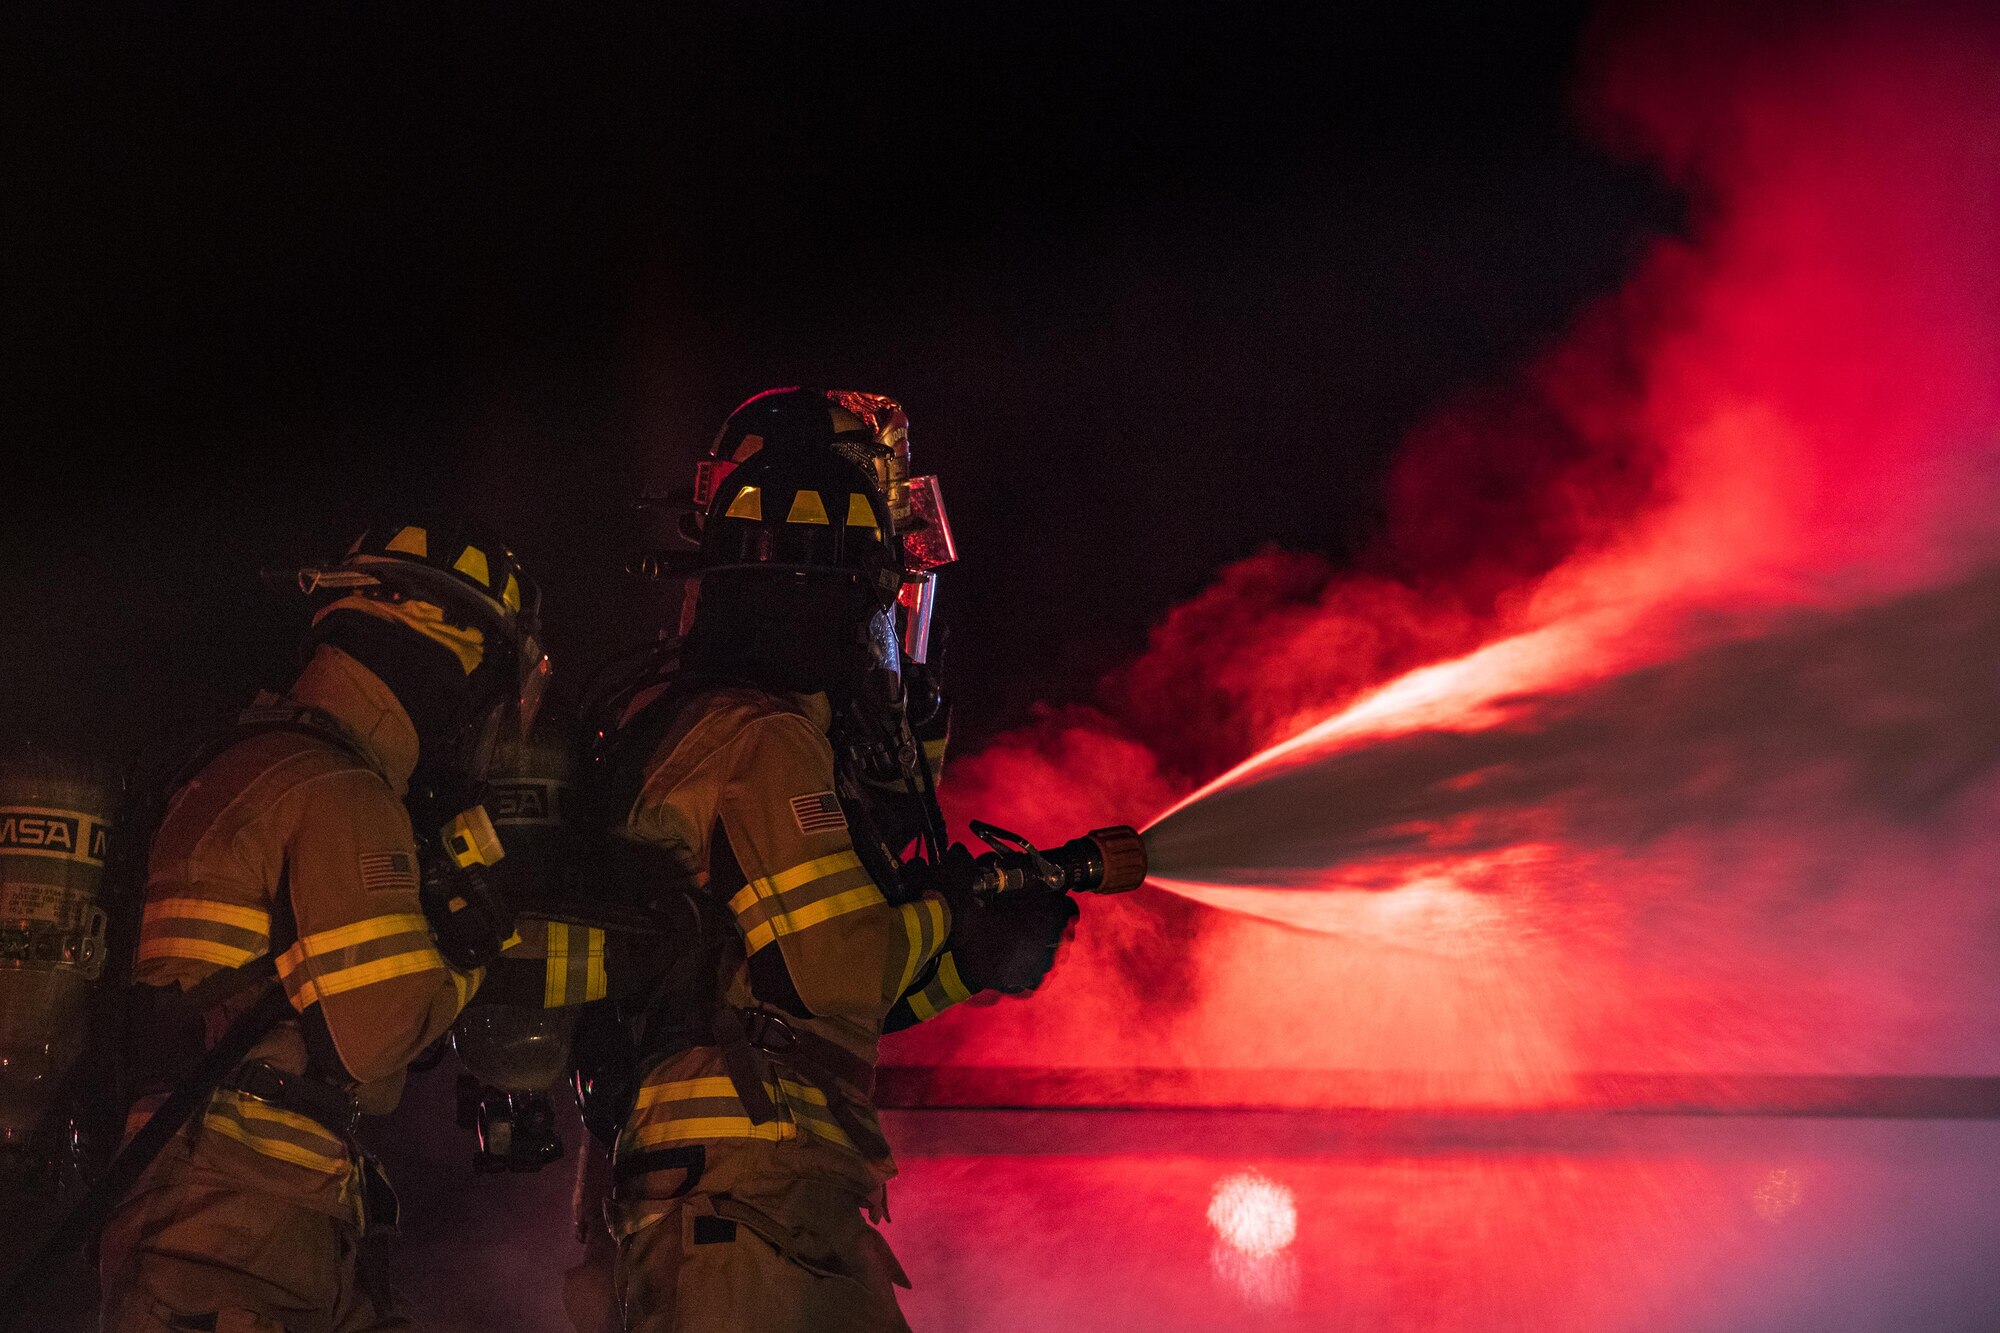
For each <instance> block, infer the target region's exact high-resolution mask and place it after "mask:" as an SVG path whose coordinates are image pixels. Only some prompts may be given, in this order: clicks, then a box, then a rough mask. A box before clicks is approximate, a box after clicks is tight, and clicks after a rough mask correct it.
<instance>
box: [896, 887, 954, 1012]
mask: <svg viewBox="0 0 2000 1333" xmlns="http://www.w3.org/2000/svg"><path fill="white" fill-rule="evenodd" d="M896 912H897V914H898V915H899V916H901V917H902V918H903V933H904V935H905V936H906V937H907V938H908V940H909V943H910V956H909V958H908V959H907V960H905V961H904V963H903V977H902V980H901V981H899V982H897V983H896V989H895V991H894V992H893V993H894V994H897V995H901V994H902V993H903V992H904V991H906V990H908V989H909V988H910V983H911V982H913V981H915V980H916V979H917V973H919V972H921V971H923V968H924V964H925V963H928V962H929V961H930V960H931V957H932V955H934V954H936V953H937V951H938V950H939V949H941V948H943V947H944V937H945V916H944V912H945V907H944V899H942V898H940V897H938V896H937V895H936V894H933V893H927V894H925V895H924V896H923V897H921V898H919V899H917V901H915V902H913V903H904V904H903V905H902V906H901V907H898V908H897V909H896Z"/></svg>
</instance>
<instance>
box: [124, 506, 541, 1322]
mask: <svg viewBox="0 0 2000 1333" xmlns="http://www.w3.org/2000/svg"><path fill="white" fill-rule="evenodd" d="M296 578H297V581H298V585H299V587H300V588H301V589H303V590H305V591H307V592H309V593H311V594H312V595H313V597H314V599H315V603H316V612H315V614H314V616H313V620H312V628H311V631H310V633H309V634H308V636H307V640H306V648H307V653H308V656H307V660H306V663H305V666H304V669H303V670H302V671H301V673H300V674H299V676H298V679H297V680H296V682H295V683H294V684H293V685H292V686H291V688H290V689H289V690H288V691H287V692H286V693H285V694H283V695H282V696H279V695H271V694H265V695H262V696H260V697H259V698H258V700H257V701H256V703H255V704H254V705H253V706H252V707H251V709H249V710H248V711H246V712H245V713H244V714H243V716H242V717H241V719H240V720H239V723H238V726H237V727H236V729H235V730H234V731H233V732H231V733H230V734H228V735H227V736H225V737H223V738H222V739H221V740H220V741H219V742H218V743H217V744H216V745H214V746H211V747H210V748H209V751H208V752H207V754H206V756H205V757H203V758H199V759H197V760H196V761H195V763H194V764H192V765H190V769H189V771H187V772H186V774H185V775H184V777H183V778H182V779H181V780H180V781H179V783H178V787H177V790H176V791H175V792H174V794H173V796H172V798H171V800H170V802H169V803H168V805H167V807H166V811H165V814H164V817H163V818H162V820H161V822H160V825H159V827H158V829H157V831H156V833H155V835H154V837H153V841H152V846H151V850H150V855H149V858H148V870H147V884H146V893H145V906H144V914H143V924H142V926H141V928H140V938H139V946H138V953H137V961H136V964H135V980H136V982H137V983H138V985H136V986H135V988H134V989H135V994H136V995H137V997H138V998H140V999H143V1000H145V1001H147V1003H146V1004H143V1005H135V1012H141V1013H146V1014H152V1015H154V1016H155V1018H156V1019H157V1016H158V1015H161V1014H171V1015H175V1016H176V1017H177V1021H174V1022H169V1021H164V1020H160V1021H153V1022H141V1023H140V1024H139V1026H138V1030H137V1031H136V1032H135V1034H134V1040H133V1045H134V1047H135V1052H134V1057H135V1060H136V1061H137V1062H138V1063H140V1064H141V1065H145V1063H146V1062H147V1061H148V1060H151V1061H154V1062H155V1063H156V1064H158V1063H168V1064H170V1063H171V1062H172V1061H173V1060H174V1059H175V1058H179V1059H181V1061H182V1063H183V1064H185V1063H186V1060H185V1052H181V1053H179V1054H178V1056H177V1055H176V1054H175V1053H173V1052H170V1051H167V1050H165V1049H163V1048H165V1047H169V1046H172V1045H173V1044H174V1041H175V1037H176V1034H177V1033H178V1032H180V1031H184V1030H187V1029H188V1027H189V1025H188V1024H187V1022H186V1020H187V1018H188V1016H189V1012H188V1011H190V1010H193V1011H196V1012H195V1013H194V1018H195V1019H196V1020H197V1021H195V1022H194V1023H193V1024H192V1032H193V1034H194V1035H193V1037H192V1040H193V1042H194V1044H195V1046H196V1051H195V1055H196V1056H197V1057H198V1056H199V1050H200V1046H201V1044H202V1043H203V1042H204V1041H206V1042H207V1043H209V1044H213V1043H214V1041H215V1040H216V1038H217V1034H218V1032H219V1031H220V1030H222V1029H225V1028H227V1027H228V1026H229V1024H230V1022H231V1020H232V1017H233V1016H234V1015H235V1014H236V1013H238V1012H240V1011H241V1010H243V1009H244V1008H246V1007H247V1006H248V1004H249V1003H250V1001H249V998H248V992H249V991H250V989H251V986H250V984H249V983H248V982H247V981H246V982H244V983H242V984H238V979H239V978H254V977H255V976H257V975H258V972H259V968H260V967H262V968H264V969H266V970H267V971H266V975H271V974H274V976H275V983H276V984H279V985H282V987H283V990H284V993H285V995H286V997H287V998H288V999H289V1002H290V1012H291V1013H293V1014H294V1017H293V1018H292V1020H291V1021H288V1022H285V1023H283V1024H282V1025H281V1026H279V1027H278V1028H276V1029H275V1030H274V1031H273V1032H272V1034H271V1035H270V1036H269V1037H267V1038H266V1039H265V1040H263V1041H262V1042H261V1043H260V1044H258V1045H257V1046H256V1047H255V1048H254V1049H253V1050H252V1051H251V1054H250V1058H249V1059H248V1060H246V1061H245V1062H244V1063H243V1064H242V1065H240V1066H239V1067H238V1068H237V1069H236V1070H235V1071H234V1072H233V1073H232V1074H230V1075H229V1076H227V1077H226V1078H225V1079H224V1080H223V1084H222V1086H221V1087H219V1088H218V1089H217V1090H216V1091H215V1092H214V1094H213V1096H212V1097H211V1098H210V1099H209V1101H208V1103H207V1105H206V1109H205V1111H204V1112H203V1113H202V1114H201V1115H200V1116H199V1117H198V1118H197V1119H196V1120H195V1121H194V1123H193V1124H191V1125H190V1126H189V1128H188V1129H187V1130H185V1131H183V1132H182V1133H181V1134H180V1135H178V1136H177V1137H176V1138H175V1139H173V1140H172V1141H171V1142H170V1143H169V1145H168V1147H167V1148H166V1150H165V1151H164V1152H163V1153H162V1154H161V1156H160V1157H159V1159H158V1160H156V1161H155V1162H154V1164H153V1165H152V1167H151V1168H150V1169H149V1170H148V1171H147V1173H146V1174H145V1175H144V1176H143V1177H142V1178H141V1180H140V1183H139V1184H138V1185H137V1186H136V1187H135V1188H134V1190H133V1191H132V1192H131V1193H130V1194H129V1195H128V1196H127V1197H126V1199H125V1201H124V1202H123V1204H122V1205H120V1207H119V1208H118V1210H117V1211H116V1213H115V1214H114V1216H113V1217H112V1219H111V1221H110V1222H109V1223H108V1225H107V1226H106V1228H105V1230H104V1233H103V1237H102V1248H101V1261H100V1267H101V1273H102V1279H103V1289H104V1313H103V1326H104V1328H105V1329H106V1330H110V1331H112V1333H137V1331H138V1330H145V1331H146V1333H167V1330H188V1329H204V1330H205V1329H214V1330H217V1331H218V1333H248V1331H249V1330H257V1331H258V1333H276V1331H277V1330H283V1331H284V1333H359V1331H360V1330H377V1329H400V1328H408V1327H411V1325H410V1324H409V1322H408V1321H407V1320H406V1319H404V1318H402V1317H401V1316H399V1315H398V1314H396V1313H395V1311H394V1310H393V1308H392V1302H391V1299H390V1296H389V1293H388V1291H387V1287H386V1281H385V1273H384V1271H383V1269H382V1265H381V1262H380V1259H381V1256H380V1247H379V1244H378V1243H377V1242H379V1240H380V1239H381V1238H382V1237H383V1236H384V1235H386V1234H388V1233H390V1232H392V1231H393V1228H394V1224H395V1208H394V1196H393V1193H392V1192H391V1191H389V1189H388V1187H387V1182H386V1181H385V1180H384V1179H383V1178H382V1176H381V1173H380V1170H379V1168H378V1167H377V1166H376V1165H375V1164H374V1162H373V1161H372V1160H371V1159H370V1158H369V1157H368V1156H367V1155H366V1154H365V1153H363V1152H362V1151H361V1150H360V1149H359V1148H357V1146H356V1145H355V1141H354V1138H353V1132H354V1128H355V1122H356V1119H357V1118H358V1117H359V1116H362V1115H378V1114H383V1113H385V1112H387V1111H389V1110H390V1109H392V1108H393V1107H394V1106H395V1104H396V1102H397V1100H398V1099H399V1097H400V1095H401V1091H402V1084H403V1079H404V1075H405V1069H406V1066H407V1065H408V1064H409V1062H410V1060H411V1059H412V1058H413V1057H414V1056H416V1055H417V1054H418V1053H419V1052H420V1051H421V1050H423V1048H424V1047H425V1046H426V1045H428V1044H429V1043H431V1042H432V1041H434V1040H435V1039H436V1038H437V1037H438V1036H439V1035H440V1034H442V1033H443V1032H444V1031H445V1030H446V1029H447V1028H448V1027H450V1025H451V1023H452V1020H453V1019H454V1017H456V1015H457V1014H458V1012H459V1010H460V1009H461V1008H462V1007H463V1006H464V1004H465V1003H466V1000H467V998H468V997H469V996H470V995H471V993H472V992H473V990H474V989H475V988H476V987H477V986H478V984H479V981H480V976H481V973H480V971H479V969H478V967H477V965H476V964H477V963H478V962H479V961H480V960H481V959H482V958H484V957H486V956H490V954H491V953H493V952H495V951H497V950H498V948H499V947H500V945H501V942H502V941H504V940H505V939H506V938H507V935H508V933H509V932H510V923H509V922H508V921H507V920H506V919H505V914H504V913H503V912H500V911H498V910H497V909H495V908H493V907H492V904H491V903H490V902H480V901H477V900H478V899H479V895H477V894H475V893H473V891H472V887H471V884H470V882H469V881H468V883H467V885H466V887H465V891H464V892H463V893H461V892H458V891H457V889H456V888H453V889H452V890H451V891H449V892H445V893H438V892H433V891H431V890H430V889H428V888H421V887H420V880H421V881H422V882H423V883H424V884H427V885H430V886H432V887H434V886H435V885H437V884H438V883H439V882H440V877H441V876H443V877H446V878H445V879H444V881H443V882H446V883H447V884H449V883H450V882H451V881H450V880H449V879H448V870H447V869H445V868H441V867H440V866H439V865H438V864H437V863H433V864H430V865H426V864H425V863H424V862H423V861H422V860H420V853H419V836H418V835H420V834H424V833H427V832H428V830H430V829H433V828H436V827H437V821H438V820H440V819H441V818H442V815H441V813H440V812H442V811H446V810H448V809H449V808H450V807H451V805H452V804H453V803H454V802H455V801H457V800H459V799H462V797H461V795H460V793H464V792H467V791H472V790H475V789H476V783H477V781H478V778H479V772H478V770H479V768H480V766H481V764H482V762H483V759H484V756H485V755H486V754H487V753H489V752H490V749H491V746H492V744H493V741H494V739H495V736H496V734H497V730H498V727H499V726H500V725H501V719H502V718H503V716H506V715H508V714H511V713H515V712H518V716H519V717H520V718H521V719H522V720H524V721H525V720H527V719H530V718H532V716H533V712H534V707H535V704H536V702H537V698H538V695H539V691H540V688H541V685H542V683H543V682H544V680H545V677H546V671H547V662H546V659H545V658H544V657H543V655H542V652H541V649H540V646H539V644H538V642H537V638H536V622H537V594H536V591H535V588H534V587H533V585H532V584H531V583H530V582H529V580H528V578H527V576H526V575H525V574H524V573H522V572H521V570H520V568H519V567H518V565H517V564H516V562H515V559H514V556H513V555H512V553H511V552H510V551H508V549H507V548H506V547H505V546H504V545H502V544H501V543H500V542H498V541H496V540H494V539H493V538H492V537H491V536H490V535H488V534H487V533H485V532H483V531H481V530H479V529H478V528H477V527H476V526H474V525H470V524H454V523H438V522H404V523H393V524H388V525H384V526H378V527H375V528H371V529H370V530H369V531H368V532H366V533H364V534H363V535H362V536H361V538H359V539H358V540H357V541H356V542H355V544H354V545H353V547H352V548H351V549H350V550H349V551H348V553H347V555H346V556H345V557H344V558H343V559H342V560H340V561H339V562H337V563H336V564H334V565H333V566H332V567H330V568H321V569H310V570H304V571H298V572H297V574H296ZM406 801H407V802H408V804H407V805H406ZM413 815H414V816H415V820H416V822H415V824H414V830H415V832H413V823H412V818H413ZM469 900H470V901H469ZM266 1007H268V1006H266ZM149 1028H150V1029H151V1030H150V1031H149ZM189 1039H190V1038H187V1037H181V1038H180V1040H181V1041H182V1042H183V1043H185V1042H186V1041H188V1040H189ZM153 1091H154V1094H155V1095H152V1096H146V1097H142V1098H141V1100H140V1101H139V1103H138V1105H137V1106H135V1107H134V1109H133V1112H132V1117H131V1122H130V1124H129V1125H128V1131H130V1130H136V1128H137V1126H138V1125H140V1124H142V1123H144V1121H145V1120H146V1118H147V1117H148V1115H149V1114H150V1113H151V1110H152V1108H153V1107H155V1106H157V1105H159V1103H160V1101H161V1096H160V1095H158V1094H159V1093H161V1092H164V1088H163V1087H160V1086H159V1084H158V1083H157V1082H156V1083H155V1086H154V1089H153Z"/></svg>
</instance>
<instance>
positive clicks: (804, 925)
mask: <svg viewBox="0 0 2000 1333" xmlns="http://www.w3.org/2000/svg"><path fill="white" fill-rule="evenodd" d="M887 902H888V900H887V899H886V898H884V897H883V896H882V890H881V889H879V888H877V887H876V885H875V881H874V880H873V879H872V878H870V877H869V874H868V871H867V870H866V869H865V868H864V867H863V866H862V864H861V858H860V857H859V856H857V855H855V854H854V852H853V851H852V850H848V851H840V852H834V853H831V854H830V855H827V856H821V857H816V858H815V859H813V860H811V861H805V862H802V863H800V864H799V865H795V866H792V867H791V868H789V869H787V870H781V871H779V872H778V873H777V874H775V875H769V876H766V877H764V878H761V879H753V880H751V881H750V882H749V883H748V884H745V885H744V886H743V887H742V888H741V889H739V890H737V892H736V895H735V896H734V897H732V898H731V899H730V900H729V907H730V910H731V911H733V912H734V913H735V914H736V924H737V927H738V929H740V930H741V931H742V932H743V947H744V950H745V952H748V953H755V952H757V950H759V949H761V948H763V947H764V946H765V945H767V944H769V943H771V942H772V941H773V940H775V939H777V938H778V937H779V936H781V935H796V934H798V933H799V932H800V931H802V930H808V929H810V928H812V927H813V926H816V925H818V924H820V923H821V922H823V921H831V920H833V919H834V918H835V917H840V916H845V915H847V914H848V913H849V912H859V911H862V910H864V909H867V908H870V907H877V906H883V905H886V904H887Z"/></svg>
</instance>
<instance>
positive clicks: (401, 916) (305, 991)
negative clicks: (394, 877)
mask: <svg viewBox="0 0 2000 1333" xmlns="http://www.w3.org/2000/svg"><path fill="white" fill-rule="evenodd" d="M447 970H448V969H447V968H446V967H445V965H444V960H443V959H442V958H440V957H438V952H437V948H436V946H434V945H433V944H432V943H431V937H430V928H429V926H428V925H427V924H426V923H425V921H424V919H423V917H422V916H419V915H418V914H416V913H414V912H398V913H392V914H390V915H386V916H375V917H369V918H368V919H367V920H365V921H356V922H354V923H353V924H351V925H346V926H339V927H336V928H335V929H333V930H323V931H320V932H318V933H317V934H312V935H307V936H305V937H304V938H302V939H300V940H299V942H298V943H296V944H294V945H293V946H292V947H291V948H289V949H287V950H285V952H284V953H283V954H282V955H281V956H280V957H279V959H278V977H279V979H280V980H281V981H283V982H284V985H285V993H286V994H288V995H290V996H291V997H292V1004H293V1005H294V1006H295V1007H297V1008H299V1009H301V1010H303V1009H306V1008H309V1007H311V1006H312V1005H314V1004H317V1003H318V1002H319V1001H321V1000H324V999H326V998H327V997H328V996H331V995H339V994H342V993H344V992H346V991H351V990H359V989H360V988H361V987H363V986H372V985H375V984H377V983H379V982H383V981H392V980H394V979H396V978H397V977H406V976H411V975H413V974H415V973H419V972H430V971H447Z"/></svg>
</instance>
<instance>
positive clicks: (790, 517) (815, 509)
mask: <svg viewBox="0 0 2000 1333" xmlns="http://www.w3.org/2000/svg"><path fill="white" fill-rule="evenodd" d="M785 522H787V523H817V524H819V525H820V526H822V527H825V526H826V525H827V517H826V502H825V501H824V500H822V499H820V498H819V492H818V491H800V492H798V493H797V494H796V495H794V496H792V509H791V512H790V513H788V514H786V515H785Z"/></svg>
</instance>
